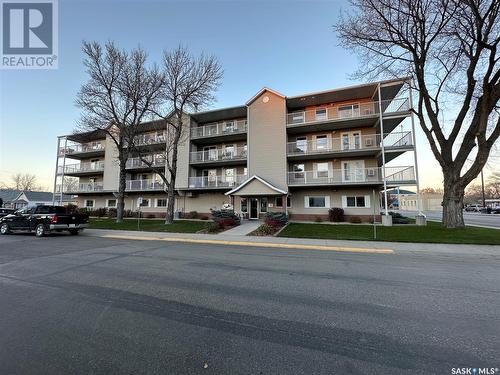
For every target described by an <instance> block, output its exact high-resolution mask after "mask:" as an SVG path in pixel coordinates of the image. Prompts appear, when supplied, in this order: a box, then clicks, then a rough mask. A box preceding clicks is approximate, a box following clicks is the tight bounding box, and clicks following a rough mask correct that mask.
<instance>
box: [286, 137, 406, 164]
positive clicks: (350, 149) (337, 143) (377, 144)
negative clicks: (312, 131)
mask: <svg viewBox="0 0 500 375" xmlns="http://www.w3.org/2000/svg"><path fill="white" fill-rule="evenodd" d="M384 148H385V150H386V152H389V151H405V150H409V149H412V148H413V137H412V133H411V132H395V133H389V134H384ZM380 150H381V136H380V134H370V135H360V134H353V132H350V133H348V134H347V133H346V134H345V135H343V136H341V137H334V138H328V137H324V138H317V139H316V140H314V141H306V140H297V141H295V142H288V143H287V155H288V157H289V158H290V159H321V158H327V157H330V156H336V157H348V156H365V155H372V154H374V152H379V151H380Z"/></svg>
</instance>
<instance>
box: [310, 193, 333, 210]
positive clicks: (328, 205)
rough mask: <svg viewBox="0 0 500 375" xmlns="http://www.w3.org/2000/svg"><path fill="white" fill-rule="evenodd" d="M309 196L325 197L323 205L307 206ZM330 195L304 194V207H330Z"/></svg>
mask: <svg viewBox="0 0 500 375" xmlns="http://www.w3.org/2000/svg"><path fill="white" fill-rule="evenodd" d="M309 198H325V206H324V207H309ZM330 207H331V206H330V196H329V195H305V196H304V208H330Z"/></svg>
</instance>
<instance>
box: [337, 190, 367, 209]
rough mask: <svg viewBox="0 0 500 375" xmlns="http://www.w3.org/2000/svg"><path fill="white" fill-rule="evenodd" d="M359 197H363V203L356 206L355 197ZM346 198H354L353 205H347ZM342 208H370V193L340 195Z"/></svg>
mask: <svg viewBox="0 0 500 375" xmlns="http://www.w3.org/2000/svg"><path fill="white" fill-rule="evenodd" d="M359 197H364V198H365V205H364V206H358V200H357V198H359ZM347 198H354V204H355V206H348V205H347ZM342 208H349V209H351V208H352V209H356V208H371V201H370V195H369V194H356V195H342Z"/></svg>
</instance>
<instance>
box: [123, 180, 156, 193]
mask: <svg viewBox="0 0 500 375" xmlns="http://www.w3.org/2000/svg"><path fill="white" fill-rule="evenodd" d="M125 190H126V191H159V190H165V184H164V183H163V181H158V180H127V181H126V185H125Z"/></svg>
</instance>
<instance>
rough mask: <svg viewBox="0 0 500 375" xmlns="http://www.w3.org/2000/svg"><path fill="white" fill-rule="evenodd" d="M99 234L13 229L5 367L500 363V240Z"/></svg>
mask: <svg viewBox="0 0 500 375" xmlns="http://www.w3.org/2000/svg"><path fill="white" fill-rule="evenodd" d="M89 232H90V233H89V234H87V235H85V234H84V235H80V236H78V237H75V236H69V235H53V236H50V237H46V238H35V237H34V236H32V235H24V234H18V235H10V236H1V237H0V282H1V286H0V332H1V334H0V374H37V375H38V374H51V375H52V374H451V373H452V369H454V368H463V367H465V368H468V367H488V368H498V367H500V346H499V343H500V319H499V311H500V272H498V270H499V266H500V253H499V251H500V250H499V247H487V246H484V247H481V246H476V248H477V249H478V251H477V253H475V251H474V247H472V246H469V247H460V246H456V247H453V246H447V247H446V251H441V248H440V246H439V245H433V246H435V249H436V251H435V252H434V251H432V249H433V248H432V247H425V250H422V251H419V245H415V246H414V247H413V248H412V249H411V251H410V250H409V248H408V245H405V246H406V247H405V246H403V245H402V247H401V249H399V248H398V244H389V245H386V246H390V248H392V249H393V250H394V253H392V254H385V253H348V252H336V251H315V250H301V249H279V248H266V247H244V246H233V245H215V244H201V243H182V242H165V241H158V240H155V239H154V238H151V239H149V240H131V239H119V238H102V237H94V236H93V235H92V232H91V231H89ZM94 233H95V232H94ZM422 248H424V246H423V245H422ZM454 248H456V249H457V251H456V252H454V251H453V249H454Z"/></svg>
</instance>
